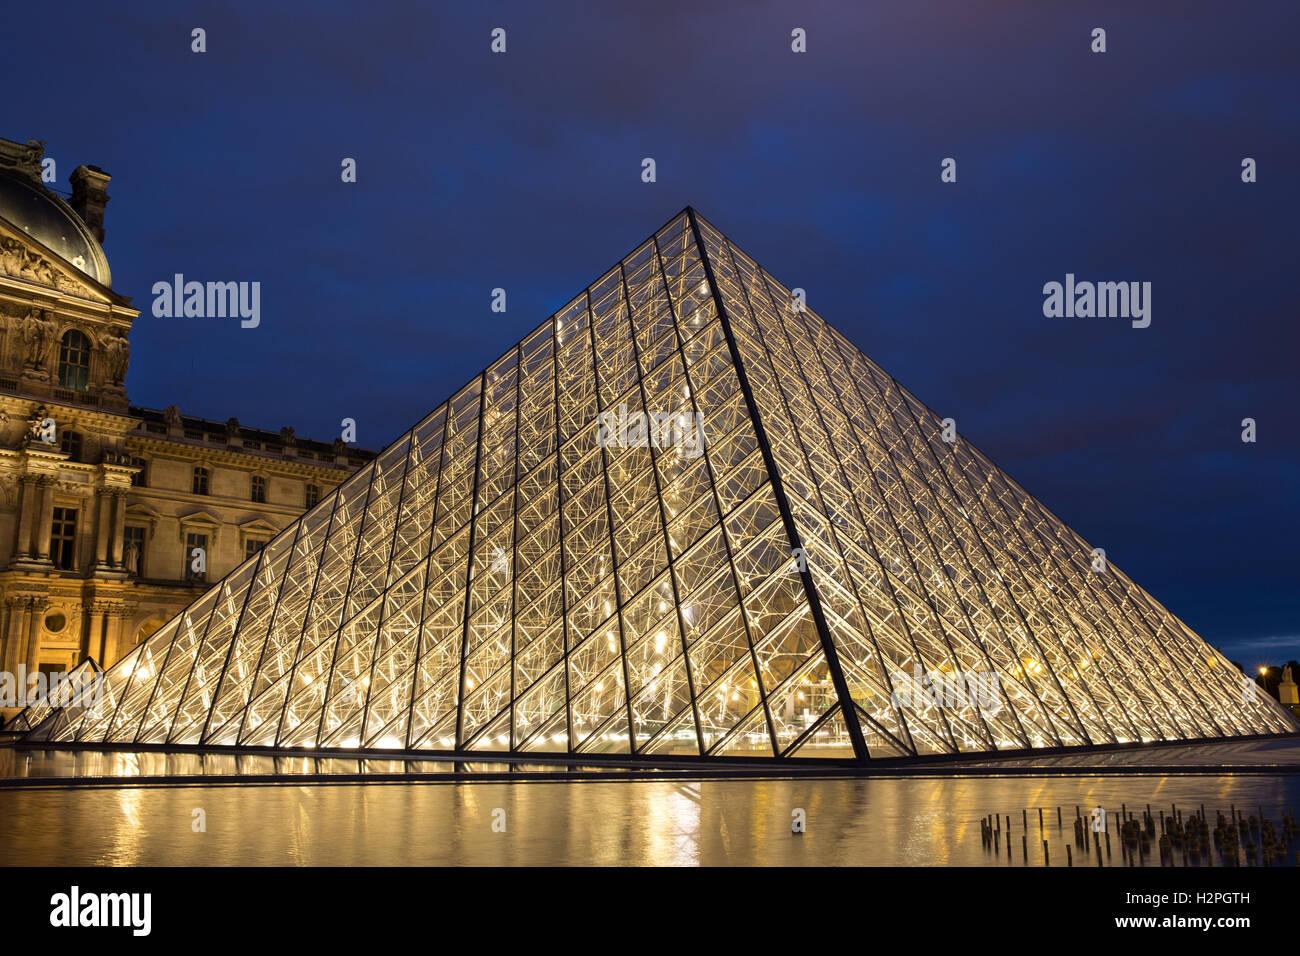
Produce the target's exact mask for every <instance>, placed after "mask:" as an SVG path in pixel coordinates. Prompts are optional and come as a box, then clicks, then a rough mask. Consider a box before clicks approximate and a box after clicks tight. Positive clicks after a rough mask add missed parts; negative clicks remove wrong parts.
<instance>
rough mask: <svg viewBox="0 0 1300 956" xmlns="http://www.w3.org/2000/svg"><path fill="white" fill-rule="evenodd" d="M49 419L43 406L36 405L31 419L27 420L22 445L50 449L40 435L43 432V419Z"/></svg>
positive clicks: (48, 444) (48, 443)
mask: <svg viewBox="0 0 1300 956" xmlns="http://www.w3.org/2000/svg"><path fill="white" fill-rule="evenodd" d="M49 417H50V412H49V409H47V408H46V407H45V406H44V405H38V406H37V407H36V411H34V412H32V417H31V418H29V419H27V434H26V436H25V437H24V439H23V444H24V445H33V444H34V445H44V446H45V447H47V448H48V447H50V444H51V443H50V442H47V441H45V439H44V438H43V437H42V435H41V433H42V432H43V431H44V430H45V419H47V418H49Z"/></svg>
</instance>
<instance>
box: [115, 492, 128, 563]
mask: <svg viewBox="0 0 1300 956" xmlns="http://www.w3.org/2000/svg"><path fill="white" fill-rule="evenodd" d="M125 535H126V492H125V491H114V492H113V567H115V568H120V567H121V566H122V545H123V543H124V542H123V538H124V537H125Z"/></svg>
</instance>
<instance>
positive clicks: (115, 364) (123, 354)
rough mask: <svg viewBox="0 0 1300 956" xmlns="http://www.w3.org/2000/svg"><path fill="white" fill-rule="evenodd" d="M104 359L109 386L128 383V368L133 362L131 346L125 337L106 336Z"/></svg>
mask: <svg viewBox="0 0 1300 956" xmlns="http://www.w3.org/2000/svg"><path fill="white" fill-rule="evenodd" d="M104 358H105V365H106V368H107V370H108V384H109V385H121V384H122V383H123V382H125V381H126V368H127V365H128V364H129V363H130V361H131V344H130V343H129V342H128V341H127V340H126V337H125V336H106V337H105V339H104Z"/></svg>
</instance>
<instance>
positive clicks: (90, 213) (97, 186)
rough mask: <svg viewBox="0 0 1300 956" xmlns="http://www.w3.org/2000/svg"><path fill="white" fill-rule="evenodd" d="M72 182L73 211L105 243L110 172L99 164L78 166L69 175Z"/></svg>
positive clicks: (100, 241) (71, 204)
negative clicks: (105, 208) (105, 220)
mask: <svg viewBox="0 0 1300 956" xmlns="http://www.w3.org/2000/svg"><path fill="white" fill-rule="evenodd" d="M68 178H69V180H70V181H71V182H72V201H71V202H70V203H69V205H70V206H72V211H73V212H75V213H76V214H77V215H78V216H80V217H81V221H82V222H84V223H85V224H86V227H87V228H88V229H89V230H90V231H91V232H92V233H93V234H94V236H95V238H96V239H98V240H99V244H100V245H101V246H102V245H103V244H104V207H105V206H107V205H108V199H109V196H108V181H109V180H110V179H112V177H111V176H109V175H108V173H106V172H104V171H103V170H102V169H100V168H99V167H98V166H78V167H77V168H76V169H74V170H73V171H72V175H71V176H70V177H68Z"/></svg>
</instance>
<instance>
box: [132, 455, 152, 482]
mask: <svg viewBox="0 0 1300 956" xmlns="http://www.w3.org/2000/svg"><path fill="white" fill-rule="evenodd" d="M147 464H148V462H146V461H145V460H144V459H143V458H136V457H134V456H133V457H132V458H131V465H132V467H134V468H139V469H140V470H139V471H137V472H136V473H135V474H134V475H132V476H131V484H132V485H134V486H135V487H137V488H147V487H148V486H149V477H148V475H146V474H145V466H146V465H147Z"/></svg>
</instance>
